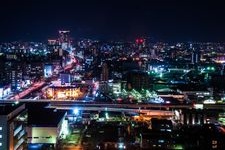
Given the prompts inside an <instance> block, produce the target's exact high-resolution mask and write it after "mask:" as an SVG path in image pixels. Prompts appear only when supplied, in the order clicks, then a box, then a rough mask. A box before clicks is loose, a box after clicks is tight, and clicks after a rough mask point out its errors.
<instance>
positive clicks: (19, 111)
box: [0, 103, 27, 150]
mask: <svg viewBox="0 0 225 150" xmlns="http://www.w3.org/2000/svg"><path fill="white" fill-rule="evenodd" d="M26 116H27V111H26V109H25V104H17V105H15V104H10V103H7V104H6V103H4V104H1V103H0V150H25V149H26V148H27V145H26V130H25V122H26V119H27V118H26Z"/></svg>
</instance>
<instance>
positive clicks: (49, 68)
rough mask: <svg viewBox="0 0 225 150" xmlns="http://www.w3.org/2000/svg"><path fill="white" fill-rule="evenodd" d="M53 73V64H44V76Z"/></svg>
mask: <svg viewBox="0 0 225 150" xmlns="http://www.w3.org/2000/svg"><path fill="white" fill-rule="evenodd" d="M52 74H53V65H52V64H45V65H44V77H45V78H48V77H51V76H52Z"/></svg>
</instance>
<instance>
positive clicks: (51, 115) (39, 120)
mask: <svg viewBox="0 0 225 150" xmlns="http://www.w3.org/2000/svg"><path fill="white" fill-rule="evenodd" d="M65 114H66V111H59V110H58V111H55V110H54V109H49V108H40V107H39V108H36V109H29V108H28V122H27V124H28V126H34V127H57V126H58V124H59V122H60V121H61V120H62V118H63V117H64V115H65Z"/></svg>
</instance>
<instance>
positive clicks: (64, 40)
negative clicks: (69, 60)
mask: <svg viewBox="0 0 225 150" xmlns="http://www.w3.org/2000/svg"><path fill="white" fill-rule="evenodd" d="M59 45H61V49H62V50H71V38H70V31H59ZM61 54H62V51H61Z"/></svg>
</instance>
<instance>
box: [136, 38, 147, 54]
mask: <svg viewBox="0 0 225 150" xmlns="http://www.w3.org/2000/svg"><path fill="white" fill-rule="evenodd" d="M145 43H146V40H145V39H144V38H138V39H136V40H135V44H136V47H137V48H138V50H139V51H140V50H143V48H144V47H145V46H146V44H145Z"/></svg>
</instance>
